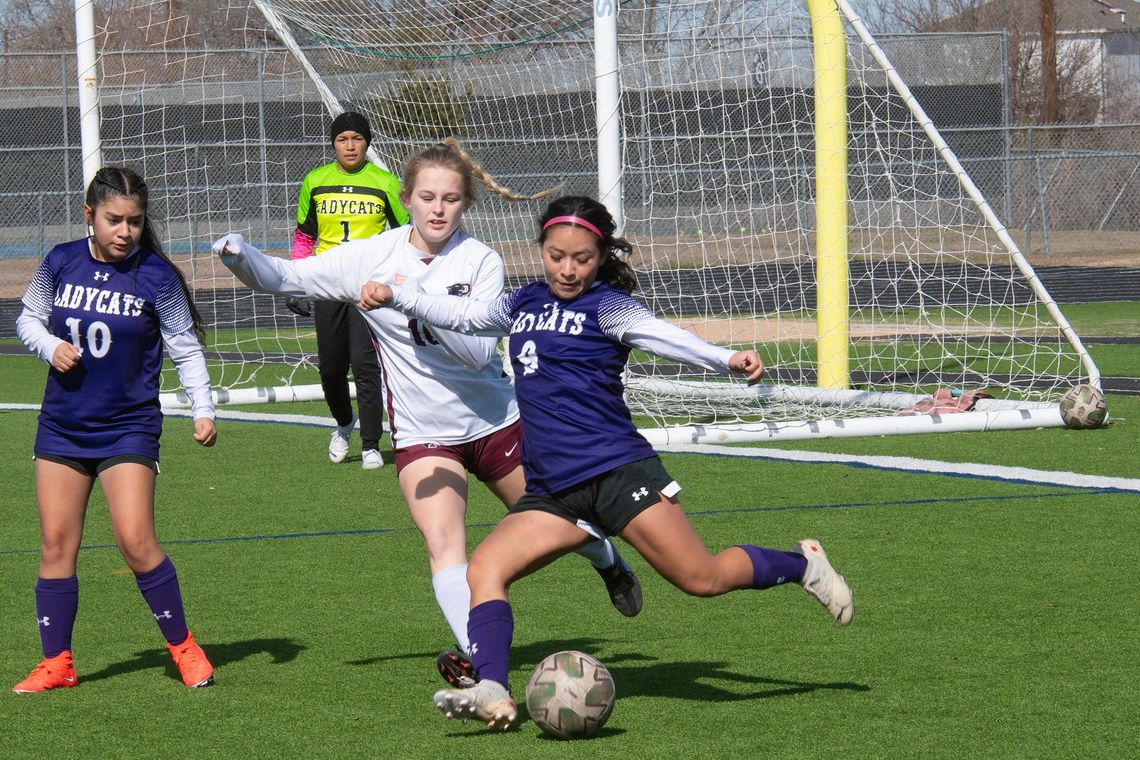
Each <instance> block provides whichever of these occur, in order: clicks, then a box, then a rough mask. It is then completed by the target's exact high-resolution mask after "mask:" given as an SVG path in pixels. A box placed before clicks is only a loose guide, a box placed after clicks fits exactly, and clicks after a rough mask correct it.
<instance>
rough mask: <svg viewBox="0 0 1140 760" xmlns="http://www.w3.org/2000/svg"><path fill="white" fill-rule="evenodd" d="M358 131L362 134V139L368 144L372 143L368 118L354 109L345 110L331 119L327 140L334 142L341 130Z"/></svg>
mask: <svg viewBox="0 0 1140 760" xmlns="http://www.w3.org/2000/svg"><path fill="white" fill-rule="evenodd" d="M349 131H351V132H359V133H360V134H362V135H364V141H365V142H366V143H368V144H369V145H371V144H372V129H371V127H369V126H368V119H366V118H364V117H363V116H361V115H360V114H358V113H356V111H345V112H344V113H342V114H341V115H340V116H338V117H336V118H335V119H333V123H332V128H331V129H330V130H329V141H330V142H336V136H337V135H339V134H340V133H341V132H349Z"/></svg>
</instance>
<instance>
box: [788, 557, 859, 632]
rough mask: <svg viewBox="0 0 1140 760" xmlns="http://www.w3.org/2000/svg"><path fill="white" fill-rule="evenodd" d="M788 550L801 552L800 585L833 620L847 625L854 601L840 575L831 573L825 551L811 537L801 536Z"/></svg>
mask: <svg viewBox="0 0 1140 760" xmlns="http://www.w3.org/2000/svg"><path fill="white" fill-rule="evenodd" d="M792 551H794V552H797V553H799V554H802V555H803V556H804V559H806V560H807V569H806V570H804V577H803V580H802V581H800V585H801V586H803V587H804V590H805V591H807V592H808V593H809V594H811V595H812V596H814V597H815V598H816V599H818V600H819V603H820V604H822V605H823V606H824V607H826V608H827V611H828V612H829V613H831V616H832V617H833V618H835V622H837V623H839V624H840V625H847V624H848V623H850V622H851V618H852V617H854V615H855V602H854V598H853V594H852V593H851V587H850V586H848V585H847V581H845V580H844V579H843V576H842V575H840V574H839V573H837V572H835V568H834V567H832V566H831V562H830V561H829V560H828V559H827V552H825V551H824V550H823V547H822V546H820V544H819V541H816V540H815V539H814V538H805V539H804V540H803V541H800V542H799V543H798V544H796V548H795V549H792Z"/></svg>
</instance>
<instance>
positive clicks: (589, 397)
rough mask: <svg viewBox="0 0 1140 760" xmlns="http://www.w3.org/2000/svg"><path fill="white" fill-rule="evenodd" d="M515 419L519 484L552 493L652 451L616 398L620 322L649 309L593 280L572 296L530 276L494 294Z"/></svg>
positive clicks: (644, 315)
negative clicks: (501, 295)
mask: <svg viewBox="0 0 1140 760" xmlns="http://www.w3.org/2000/svg"><path fill="white" fill-rule="evenodd" d="M500 303H502V304H503V306H504V307H505V308H506V309H509V315H504V321H506V322H507V324H510V325H511V328H510V339H509V341H510V359H511V365H512V368H513V369H514V375H515V394H516V397H517V398H518V403H519V411H520V412H521V417H522V425H523V446H522V449H523V450H522V455H523V467H524V469H525V470H526V474H527V490H528V491H531V492H537V493H557V492H558V491H561V490H563V489H566V488H569V487H570V486H573V485H576V484H578V483H582V482H584V481H586V480H589V479H590V478H592V477H595V476H597V475H600V474H602V473H604V472H608V471H609V470H612V469H614V468H616V467H620V466H621V465H624V464H628V463H630V462H636V461H640V460H642V459H648V458H649V457H652V456H655V452H654V451H653V448H652V447H651V446H650V445H649V443H648V442H647V441H646V440H645V438H644V437H642V435H641V434H640V433H638V432H637V428H636V426H635V425H634V424H633V420H632V419H631V418H630V414H629V408H628V407H627V406H626V404H625V399H624V398H623V392H624V387H623V385H622V372H623V370H624V368H625V363H626V359H627V358H628V357H629V352H630V348H629V346H626V345H624V344H622V343H620V342H619V341H618V339H617V338H618V336H620V335H621V334H622V333H623V332H624V331H625V330H626V329H628V328H630V327H632V326H634V325H637V324H639V323H641V322H644V321H646V320H651V319H653V315H652V314H651V313H650V312H649V310H648V309H646V308H645V306H643V305H642V304H640V303H639V302H637V301H636V300H634V299H633V298H632V297H631V296H630V295H629V294H628V293H625V292H623V291H620V290H615V289H614V288H611V287H609V286H608V285H606V284H604V283H600V282H599V283H595V285H594V287H592V288H591V289H590V290H589V291H587V292H586V293H584V294H582V295H581V296H579V297H578V298H575V299H574V300H573V301H569V302H566V301H561V300H560V299H558V298H556V297H555V296H554V295H553V294H552V293H551V292H550V289H549V287H547V285H546V283H545V282H535V283H531V284H530V285H527V286H525V287H523V288H520V289H519V290H516V291H515V292H513V293H511V294H510V296H509V297H508V298H507V299H505V300H504V301H502V302H500Z"/></svg>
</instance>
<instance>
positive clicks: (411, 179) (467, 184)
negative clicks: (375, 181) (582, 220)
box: [400, 137, 558, 208]
mask: <svg viewBox="0 0 1140 760" xmlns="http://www.w3.org/2000/svg"><path fill="white" fill-rule="evenodd" d="M432 166H437V167H441V168H444V169H450V170H451V171H453V172H455V173H456V174H458V175H459V176H460V177H462V178H463V206H464V208H469V207H470V206H471V205H472V204H474V203H475V180H478V181H479V182H480V183H481V184H482V185H483V186H484V187H486V188H487V189H488V190H490V191H491V192H493V193H494V194H495V195H498V196H500V197H502V198H505V199H506V200H508V201H532V200H537V199H538V198H545V197H546V196H548V195H552V194H553V193H555V192H557V190H558V188H557V187H552V188H548V189H546V190H542V191H540V192H537V193H535V194H533V195H522V194H520V193H516V192H515V191H513V190H511V189H509V188H506V187H503V186H502V185H500V184H499V183H498V182H496V181H495V179H494V178H493V177H492V176H491V175H489V174H488V173H487V172H486V171H485V170H484V169H483V167H482V166H480V165H479V163H478V162H477V161H476V160H475V159H473V158H472V157H471V156H470V155H469V154H468V153H467V151H466V150H464V148H463V146H462V145H460V144H459V141H458V140H456V139H455V138H454V137H448V138H446V139H444V140H442V141H440V142H439V143H437V144H435V145H433V146H431V147H430V148H424V149H423V150H421V151H420V152H419V153H416V154H415V155H414V156H412V157H411V158H410V159H408V163H407V165H406V166H405V167H404V176H403V178H402V179H401V181H400V185H401V186H402V188H403V189H402V190H401V191H400V200H401V201H402V202H403V203H404V204H405V205H406V204H407V203H408V201H409V199H410V198H411V194H412V189H413V188H414V187H415V185H416V178H417V177H418V176H419V173H420V171H421V170H422V169H426V168H428V167H432Z"/></svg>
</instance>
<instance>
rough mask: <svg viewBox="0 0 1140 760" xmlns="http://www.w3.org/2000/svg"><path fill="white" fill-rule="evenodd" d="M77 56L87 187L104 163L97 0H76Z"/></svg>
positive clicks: (84, 171)
mask: <svg viewBox="0 0 1140 760" xmlns="http://www.w3.org/2000/svg"><path fill="white" fill-rule="evenodd" d="M75 57H76V61H77V69H78V75H79V150H80V153H81V155H82V157H83V186H84V187H87V185H88V184H89V183H90V182H91V180H92V179H94V177H95V172H97V171H99V167H100V166H102V165H103V145H102V141H101V138H100V137H99V89H98V76H97V72H96V70H95V3H94V0H75Z"/></svg>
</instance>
